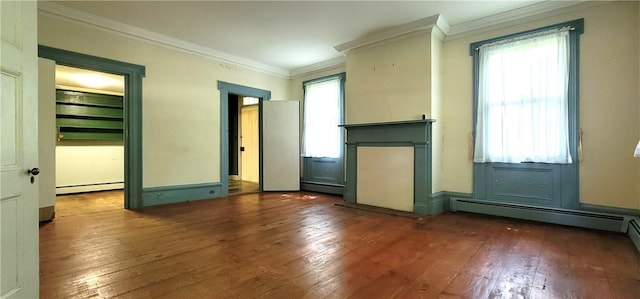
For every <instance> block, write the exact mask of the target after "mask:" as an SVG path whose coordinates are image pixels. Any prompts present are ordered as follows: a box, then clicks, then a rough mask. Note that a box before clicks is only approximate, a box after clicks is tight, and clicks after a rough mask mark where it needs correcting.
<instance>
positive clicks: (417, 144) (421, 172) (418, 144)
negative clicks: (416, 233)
mask: <svg viewBox="0 0 640 299" xmlns="http://www.w3.org/2000/svg"><path fill="white" fill-rule="evenodd" d="M433 122H435V120H433V119H425V120H414V121H400V122H387V123H370V124H349V125H341V126H342V127H344V128H345V129H346V130H347V141H346V145H347V153H346V160H347V172H346V183H345V191H344V196H343V198H344V200H345V201H346V202H349V203H357V201H358V200H357V191H356V190H357V182H358V180H357V175H358V174H357V166H358V159H357V156H358V155H357V149H358V147H360V146H367V147H390V146H412V147H413V149H414V157H413V163H414V174H413V179H414V181H413V196H414V198H413V199H414V201H413V202H414V208H413V212H414V213H416V214H420V215H433V214H435V213H436V212H437V211H438V209H437V208H435V207H434V205H433V202H432V200H433V199H432V194H431V181H432V180H431V126H432V123H433Z"/></svg>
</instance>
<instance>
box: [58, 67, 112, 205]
mask: <svg viewBox="0 0 640 299" xmlns="http://www.w3.org/2000/svg"><path fill="white" fill-rule="evenodd" d="M124 92H125V86H124V76H122V75H113V74H108V73H104V72H97V71H91V70H87V69H83V68H75V67H68V66H64V65H56V66H55V102H56V103H55V106H56V107H55V111H56V115H55V118H56V119H55V124H56V136H57V138H56V139H57V140H56V144H55V149H54V151H55V193H56V200H55V210H56V215H57V216H58V217H64V216H70V215H77V214H86V213H93V212H100V211H106V210H113V209H122V208H123V207H124V192H123V190H124V187H125V186H124V164H125V162H124V132H123V127H124V126H123V123H124V113H123V112H124V111H123V107H124V102H123V97H124Z"/></svg>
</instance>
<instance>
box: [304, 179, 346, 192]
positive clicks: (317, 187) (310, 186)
mask: <svg viewBox="0 0 640 299" xmlns="http://www.w3.org/2000/svg"><path fill="white" fill-rule="evenodd" d="M300 190H303V191H313V192H320V193H327V194H335V195H342V194H344V185H338V184H331V183H320V182H310V181H303V180H300Z"/></svg>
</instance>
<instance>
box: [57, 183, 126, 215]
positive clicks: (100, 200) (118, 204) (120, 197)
mask: <svg viewBox="0 0 640 299" xmlns="http://www.w3.org/2000/svg"><path fill="white" fill-rule="evenodd" d="M123 208H124V191H123V190H108V191H98V192H86V193H73V194H65V195H58V196H56V217H58V218H60V217H67V216H74V215H82V214H90V213H96V212H105V211H112V210H121V209H123Z"/></svg>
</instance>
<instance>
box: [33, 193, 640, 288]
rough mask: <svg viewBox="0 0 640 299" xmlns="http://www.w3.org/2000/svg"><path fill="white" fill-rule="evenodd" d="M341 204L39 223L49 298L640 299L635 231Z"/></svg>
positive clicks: (174, 208) (259, 201)
mask: <svg viewBox="0 0 640 299" xmlns="http://www.w3.org/2000/svg"><path fill="white" fill-rule="evenodd" d="M339 201H340V198H338V197H331V196H325V195H318V194H312V193H262V194H246V195H239V196H234V197H229V198H225V199H216V200H205V201H197V202H190V203H181V204H173V205H165V206H157V207H150V208H145V209H142V210H138V211H128V210H123V209H116V210H111V211H104V212H96V213H92V214H84V215H72V216H67V217H61V218H57V219H55V220H54V221H53V222H51V223H48V224H45V225H42V226H41V227H40V259H41V261H40V278H41V287H40V295H41V297H42V298H86V297H99V298H106V297H114V296H119V297H125V298H152V297H160V298H263V297H264V298H367V299H370V298H438V297H440V298H460V297H462V298H636V299H637V298H640V254H638V252H637V251H635V248H634V247H633V245H632V243H631V241H630V240H629V239H628V237H627V236H625V235H623V234H616V233H607V232H600V231H593V230H584V229H577V228H570V227H563V226H555V225H546V224H538V223H532V222H523V221H517V220H511V219H504V218H495V217H488V216H482V215H474V214H466V213H445V214H442V215H439V216H436V217H429V218H407V217H399V216H392V215H387V214H382V213H374V212H369V211H363V210H358V209H353V208H347V207H341V206H336V205H334V203H336V202H339Z"/></svg>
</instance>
